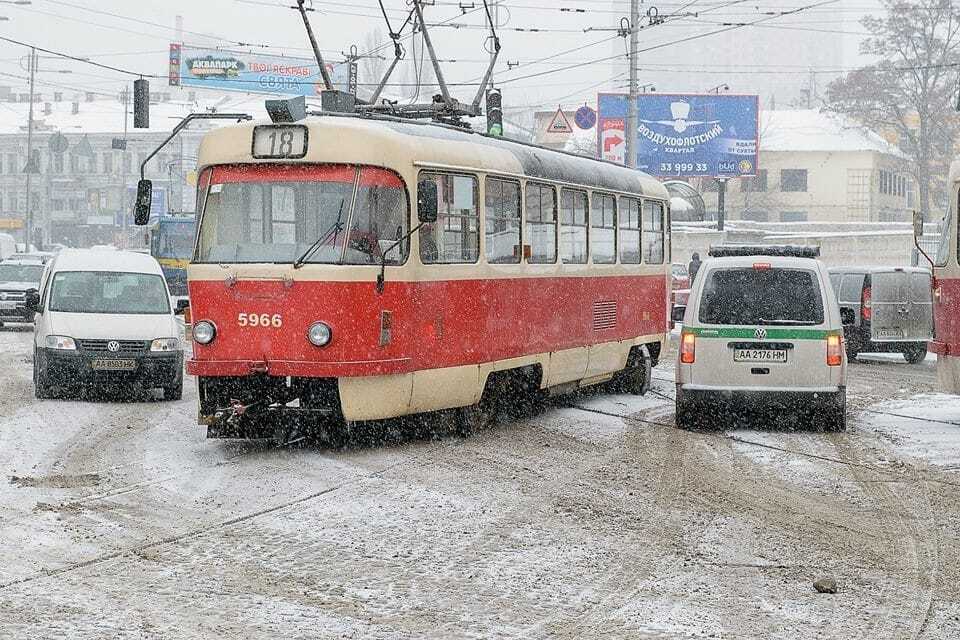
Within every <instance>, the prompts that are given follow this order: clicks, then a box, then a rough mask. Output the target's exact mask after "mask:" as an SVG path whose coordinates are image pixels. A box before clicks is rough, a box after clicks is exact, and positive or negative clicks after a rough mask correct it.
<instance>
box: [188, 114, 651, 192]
mask: <svg viewBox="0 0 960 640" xmlns="http://www.w3.org/2000/svg"><path fill="white" fill-rule="evenodd" d="M264 124H272V123H271V122H269V121H252V122H247V123H243V124H238V125H234V126H230V127H222V128H220V129H216V130H214V131H212V132H211V133H209V134H208V136H207V138H209V139H211V140H217V139H220V138H221V137H222V136H230V135H231V133H232V134H233V135H235V132H237V131H238V130H240V131H243V130H249V131H250V132H251V133H250V135H252V130H253V127H255V126H259V125H264ZM297 124H304V125H307V126H308V127H310V129H311V131H313V130H315V129H320V130H323V129H329V130H331V131H332V130H340V132H341V133H347V132H349V131H351V130H352V131H355V132H357V133H362V134H364V135H365V137H368V139H370V138H374V139H376V138H380V139H382V140H383V141H384V142H388V141H393V142H398V143H402V142H403V141H404V139H410V138H414V139H416V140H417V141H418V142H423V141H424V140H429V141H431V142H434V141H435V142H436V144H429V145H421V146H419V147H418V148H417V150H416V151H415V152H414V153H416V154H418V155H419V156H422V157H417V158H415V162H422V163H423V164H424V165H427V166H429V165H430V164H432V162H431V157H430V154H431V152H434V155H442V156H443V158H444V159H447V158H449V157H450V156H451V155H455V156H458V157H460V158H462V162H458V163H457V164H458V165H459V166H461V167H463V168H465V169H466V168H471V167H472V168H474V169H475V170H477V171H483V172H488V173H497V172H498V170H499V171H500V172H505V173H519V174H521V175H523V176H524V177H526V178H530V179H540V180H549V181H554V182H563V183H569V184H576V185H582V186H588V187H591V188H597V189H604V190H609V191H617V192H627V193H638V194H641V195H645V196H651V197H655V198H661V199H664V200H665V199H667V198H668V197H669V195H668V193H667V190H666V188H665V187H664V186H663V185H662V184H661V183H660V181H658V180H657V179H656V178H654V177H652V176H650V175H648V174H646V173H643V172H642V171H638V170H636V169H628V168H627V167H624V166H621V165H618V164H615V163H613V162H609V161H606V160H597V159H594V158H588V157H585V156H580V155H576V154H573V153H569V152H565V151H557V150H554V149H548V148H546V147H541V146H538V145H534V144H530V143H525V142H519V141H516V140H509V139H506V138H496V137H492V136H488V135H485V134H481V133H478V132H475V131H471V130H467V129H461V128H458V127H453V126H449V125H443V124H437V123H432V122H420V121H412V120H402V119H399V118H390V117H382V116H353V115H339V114H337V115H332V114H325V115H311V116H310V117H308V118H307V119H305V120H302V121H300V122H298V123H297ZM310 137H311V139H313V138H314V135H313V133H311V136H310ZM223 141H224V142H226V141H227V140H226V139H224V140H223ZM464 144H466V145H468V146H466V147H465V146H464ZM439 145H443V147H448V146H449V147H450V148H449V149H445V150H444V152H443V153H442V154H441V153H439V149H438V146H439ZM204 146H205V145H204ZM245 148H246V150H247V153H249V148H250V147H249V142H247V143H246V147H245ZM484 150H486V151H489V152H493V155H495V156H500V157H503V155H505V154H506V155H509V156H510V157H511V158H512V160H513V161H514V164H515V166H514V167H503V166H498V164H497V163H496V161H494V164H491V160H492V158H491V159H486V160H485V159H484V154H483V151H484ZM204 151H205V150H204V149H203V147H201V154H200V155H201V164H218V163H220V162H233V161H236V159H234V158H231V159H226V160H225V159H220V158H219V157H217V158H215V157H213V156H219V155H220V154H219V153H216V152H213V151H212V150H210V151H207V152H206V153H205V152H204ZM228 155H232V154H228ZM486 155H490V154H486ZM309 158H310V156H309V154H308V156H307V158H306V159H305V161H308V162H309V161H310V160H309ZM246 161H248V162H249V161H250V156H249V155H247V159H246ZM438 162H439V163H440V164H444V163H445V162H446V160H443V161H438Z"/></svg>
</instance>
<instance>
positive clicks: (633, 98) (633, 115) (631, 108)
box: [625, 0, 640, 168]
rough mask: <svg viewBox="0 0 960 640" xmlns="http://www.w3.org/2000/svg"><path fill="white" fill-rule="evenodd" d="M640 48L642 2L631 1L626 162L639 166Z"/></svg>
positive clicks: (631, 166)
mask: <svg viewBox="0 0 960 640" xmlns="http://www.w3.org/2000/svg"><path fill="white" fill-rule="evenodd" d="M639 48H640V0H630V90H629V95H630V97H629V98H628V102H627V124H626V129H627V130H626V132H625V134H626V135H625V137H626V156H627V157H626V161H627V166H628V167H630V168H634V167H636V166H637V118H638V114H637V98H638V95H639V93H640V90H639V88H638V84H639V80H638V79H637V72H638V70H637V49H639Z"/></svg>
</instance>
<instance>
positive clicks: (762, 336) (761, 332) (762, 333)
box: [753, 327, 767, 340]
mask: <svg viewBox="0 0 960 640" xmlns="http://www.w3.org/2000/svg"><path fill="white" fill-rule="evenodd" d="M753 337H754V338H756V339H757V340H766V339H767V330H766V329H764V328H763V327H757V329H756V331H754V332H753Z"/></svg>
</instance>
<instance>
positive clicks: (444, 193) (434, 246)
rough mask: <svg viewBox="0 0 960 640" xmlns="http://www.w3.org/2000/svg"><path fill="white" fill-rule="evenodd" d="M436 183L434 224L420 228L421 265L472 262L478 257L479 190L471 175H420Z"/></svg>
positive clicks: (421, 177)
mask: <svg viewBox="0 0 960 640" xmlns="http://www.w3.org/2000/svg"><path fill="white" fill-rule="evenodd" d="M420 180H435V181H436V183H437V198H438V203H437V221H436V222H435V223H433V224H425V225H423V226H422V227H420V260H421V261H422V262H423V263H424V264H452V263H458V262H459V263H465V262H476V261H477V259H478V258H479V256H480V211H479V207H478V202H477V201H478V200H479V189H478V186H477V178H476V177H475V176H466V175H454V174H445V173H422V174H420Z"/></svg>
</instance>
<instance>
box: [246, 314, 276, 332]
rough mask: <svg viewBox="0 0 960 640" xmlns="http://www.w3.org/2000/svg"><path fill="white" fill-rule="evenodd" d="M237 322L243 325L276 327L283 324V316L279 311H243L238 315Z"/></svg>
mask: <svg viewBox="0 0 960 640" xmlns="http://www.w3.org/2000/svg"><path fill="white" fill-rule="evenodd" d="M237 324H239V325H240V326H241V327H274V328H279V327H282V326H283V317H282V316H281V315H280V314H279V313H275V314H273V315H270V314H268V313H261V314H256V313H241V314H240V315H238V316H237Z"/></svg>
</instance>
